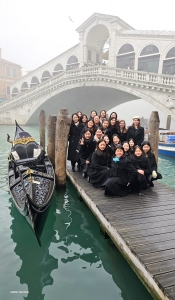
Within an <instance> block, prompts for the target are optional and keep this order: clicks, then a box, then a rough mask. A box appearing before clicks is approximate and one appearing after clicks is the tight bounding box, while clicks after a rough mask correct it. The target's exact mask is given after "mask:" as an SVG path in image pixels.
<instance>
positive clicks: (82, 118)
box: [81, 114, 88, 122]
mask: <svg viewBox="0 0 175 300" xmlns="http://www.w3.org/2000/svg"><path fill="white" fill-rule="evenodd" d="M84 117H86V119H87V121H88V117H87V115H85V114H83V115H82V116H81V121H82V119H83V118H84ZM87 121H86V122H87Z"/></svg>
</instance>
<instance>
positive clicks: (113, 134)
mask: <svg viewBox="0 0 175 300" xmlns="http://www.w3.org/2000/svg"><path fill="white" fill-rule="evenodd" d="M115 136H117V137H118V138H119V136H118V134H113V136H112V140H113V138H114V137H115ZM119 141H120V138H119Z"/></svg>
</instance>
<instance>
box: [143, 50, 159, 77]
mask: <svg viewBox="0 0 175 300" xmlns="http://www.w3.org/2000/svg"><path fill="white" fill-rule="evenodd" d="M159 60H160V54H159V49H158V48H157V46H155V45H148V46H146V47H144V48H143V49H142V51H141V53H140V57H139V60H138V70H141V71H145V72H152V73H158V69H159Z"/></svg>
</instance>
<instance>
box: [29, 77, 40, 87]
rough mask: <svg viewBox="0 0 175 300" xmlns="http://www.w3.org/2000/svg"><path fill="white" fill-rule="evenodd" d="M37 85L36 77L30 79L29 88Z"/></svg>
mask: <svg viewBox="0 0 175 300" xmlns="http://www.w3.org/2000/svg"><path fill="white" fill-rule="evenodd" d="M37 84H39V79H38V78H37V77H36V76H34V77H32V80H31V84H30V87H33V86H35V85H37Z"/></svg>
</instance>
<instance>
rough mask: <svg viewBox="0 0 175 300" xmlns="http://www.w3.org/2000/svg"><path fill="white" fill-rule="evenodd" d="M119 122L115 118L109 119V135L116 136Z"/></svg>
mask: <svg viewBox="0 0 175 300" xmlns="http://www.w3.org/2000/svg"><path fill="white" fill-rule="evenodd" d="M118 126H119V122H118V121H117V119H116V118H111V119H109V129H110V130H111V135H112V136H113V135H114V134H118Z"/></svg>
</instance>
